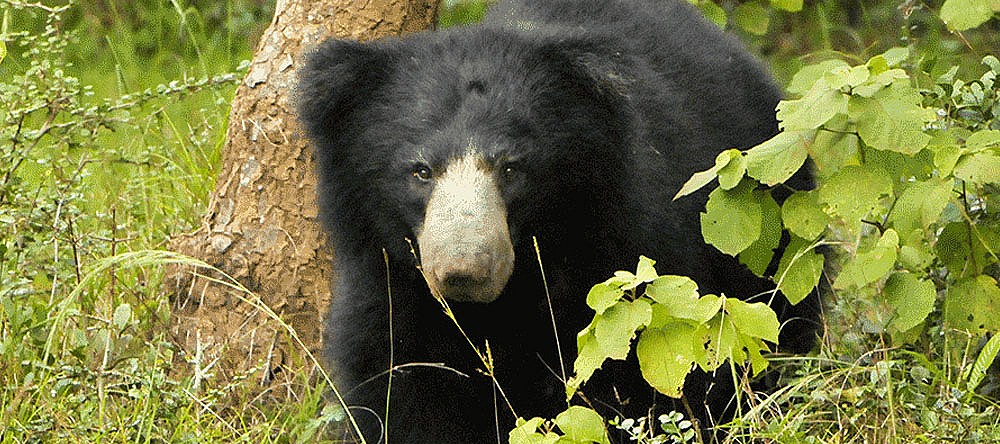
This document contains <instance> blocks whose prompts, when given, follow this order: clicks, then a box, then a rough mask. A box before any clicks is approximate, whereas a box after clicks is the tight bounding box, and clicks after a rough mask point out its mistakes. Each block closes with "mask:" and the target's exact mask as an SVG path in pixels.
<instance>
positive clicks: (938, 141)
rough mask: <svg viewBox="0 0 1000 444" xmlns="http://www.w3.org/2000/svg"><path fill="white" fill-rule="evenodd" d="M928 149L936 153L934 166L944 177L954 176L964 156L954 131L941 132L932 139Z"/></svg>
mask: <svg viewBox="0 0 1000 444" xmlns="http://www.w3.org/2000/svg"><path fill="white" fill-rule="evenodd" d="M927 149H928V150H930V151H931V152H933V153H934V166H935V167H936V168H937V170H938V173H939V174H940V175H941V176H942V177H947V176H950V175H951V174H952V171H953V170H954V169H955V164H957V163H958V158H959V156H961V154H962V150H961V147H960V146H959V143H958V139H957V138H956V135H955V133H954V132H953V131H939V132H937V133H935V134H934V135H933V136H932V137H931V141H930V143H928V144H927Z"/></svg>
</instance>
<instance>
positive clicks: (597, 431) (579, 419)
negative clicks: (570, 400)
mask: <svg viewBox="0 0 1000 444" xmlns="http://www.w3.org/2000/svg"><path fill="white" fill-rule="evenodd" d="M554 422H555V423H556V425H557V426H559V430H561V431H562V432H563V434H565V435H566V438H568V439H570V440H572V441H573V442H577V443H599V444H607V443H610V441H609V440H608V436H607V434H606V433H605V431H604V418H601V415H599V414H597V412H595V411H593V410H591V409H588V408H586V407H581V406H578V405H574V406H571V407H570V408H568V409H566V411H564V412H562V413H560V414H559V415H557V416H556V419H555V421H554Z"/></svg>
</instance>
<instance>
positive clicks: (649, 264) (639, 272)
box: [622, 256, 658, 290]
mask: <svg viewBox="0 0 1000 444" xmlns="http://www.w3.org/2000/svg"><path fill="white" fill-rule="evenodd" d="M654 265H656V261H654V260H652V259H650V258H648V257H646V256H639V265H637V266H636V267H635V280H634V281H633V282H631V283H628V284H625V285H624V286H622V289H624V290H631V289H633V288H635V287H638V286H639V285H641V284H645V283H647V282H653V280H654V279H656V278H657V276H658V275H657V274H656V268H653V266H654Z"/></svg>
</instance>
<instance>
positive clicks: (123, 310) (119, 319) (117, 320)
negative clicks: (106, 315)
mask: <svg viewBox="0 0 1000 444" xmlns="http://www.w3.org/2000/svg"><path fill="white" fill-rule="evenodd" d="M131 319H132V306H131V305H129V304H128V303H122V304H121V305H119V306H118V307H116V308H115V313H114V314H113V315H112V317H111V324H112V325H114V326H115V328H117V329H119V330H121V329H123V328H125V327H126V326H127V325H128V322H129V321H130V320H131Z"/></svg>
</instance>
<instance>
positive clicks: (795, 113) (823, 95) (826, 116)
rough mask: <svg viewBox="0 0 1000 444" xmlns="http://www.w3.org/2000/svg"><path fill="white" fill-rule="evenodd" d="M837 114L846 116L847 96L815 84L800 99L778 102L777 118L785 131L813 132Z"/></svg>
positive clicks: (823, 84) (837, 90)
mask: <svg viewBox="0 0 1000 444" xmlns="http://www.w3.org/2000/svg"><path fill="white" fill-rule="evenodd" d="M838 113H839V114H847V96H846V95H844V94H843V93H842V92H840V90H839V89H831V88H829V87H828V86H826V84H825V83H824V82H817V83H816V84H815V86H814V87H813V89H811V90H809V92H807V93H806V94H805V95H804V96H802V98H801V99H797V100H782V101H781V102H778V114H777V118H778V121H779V127H780V128H781V129H782V130H785V131H794V130H814V129H817V128H819V127H821V126H823V124H824V123H826V122H828V121H829V120H830V119H832V118H833V116H836V115H837V114H838Z"/></svg>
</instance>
